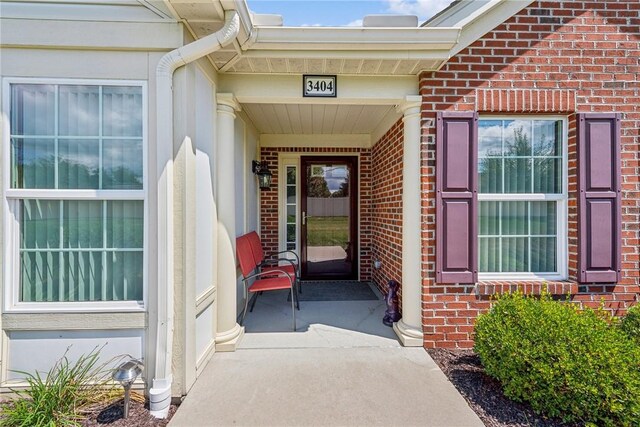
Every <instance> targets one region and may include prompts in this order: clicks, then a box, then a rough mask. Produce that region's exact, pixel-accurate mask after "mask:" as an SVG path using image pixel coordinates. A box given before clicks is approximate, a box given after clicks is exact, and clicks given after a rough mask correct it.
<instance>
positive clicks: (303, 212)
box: [302, 211, 307, 225]
mask: <svg viewBox="0 0 640 427" xmlns="http://www.w3.org/2000/svg"><path fill="white" fill-rule="evenodd" d="M302 225H307V213H306V212H305V211H302Z"/></svg>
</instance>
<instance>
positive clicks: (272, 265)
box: [245, 231, 302, 310]
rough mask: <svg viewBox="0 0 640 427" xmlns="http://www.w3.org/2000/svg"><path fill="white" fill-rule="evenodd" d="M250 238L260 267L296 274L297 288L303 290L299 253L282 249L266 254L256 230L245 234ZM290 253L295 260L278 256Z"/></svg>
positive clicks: (263, 269) (263, 270)
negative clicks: (282, 263)
mask: <svg viewBox="0 0 640 427" xmlns="http://www.w3.org/2000/svg"><path fill="white" fill-rule="evenodd" d="M245 236H247V237H248V238H249V243H250V244H251V251H252V252H253V260H254V261H255V263H256V265H257V266H258V268H260V271H262V272H268V271H273V270H284V271H285V272H286V273H288V274H289V275H291V276H294V277H295V279H296V288H297V290H298V292H302V287H301V282H300V258H299V257H298V254H296V253H295V252H294V251H280V252H274V253H270V254H268V255H266V256H265V253H264V251H263V250H262V242H261V241H260V236H258V233H256V232H255V231H252V232H250V233H247V234H245ZM287 253H290V254H292V255H293V256H294V257H295V261H294V260H292V259H289V258H278V256H279V255H283V254H287ZM281 262H286V264H285V265H280V263H281ZM298 310H300V305H299V304H298Z"/></svg>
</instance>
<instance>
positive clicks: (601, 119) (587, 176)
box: [577, 113, 622, 283]
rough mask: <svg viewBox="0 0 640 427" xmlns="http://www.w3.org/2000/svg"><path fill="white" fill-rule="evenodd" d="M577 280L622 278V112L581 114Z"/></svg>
mask: <svg viewBox="0 0 640 427" xmlns="http://www.w3.org/2000/svg"><path fill="white" fill-rule="evenodd" d="M577 118H578V176H579V184H578V187H579V191H580V197H579V204H578V207H579V228H578V260H579V262H578V281H580V282H582V283H591V282H600V283H614V282H617V281H619V280H620V259H621V254H620V252H621V244H622V242H621V217H622V213H621V197H620V114H614V113H609V114H601V113H585V114H578V117H577Z"/></svg>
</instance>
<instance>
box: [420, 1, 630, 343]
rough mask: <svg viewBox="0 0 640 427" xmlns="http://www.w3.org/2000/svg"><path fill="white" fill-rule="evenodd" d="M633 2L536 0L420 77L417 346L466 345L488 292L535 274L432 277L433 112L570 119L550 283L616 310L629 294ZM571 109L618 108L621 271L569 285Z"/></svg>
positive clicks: (573, 246)
mask: <svg viewBox="0 0 640 427" xmlns="http://www.w3.org/2000/svg"><path fill="white" fill-rule="evenodd" d="M639 14H640V2H638V1H637V0H626V1H623V0H621V1H614V0H609V1H539V2H535V3H533V4H532V5H531V6H529V7H528V8H526V9H524V10H523V11H522V12H520V13H519V14H517V15H516V16H514V17H512V18H510V19H509V20H508V21H506V22H505V23H504V24H502V25H500V26H499V27H497V28H496V29H495V30H493V31H491V32H489V33H488V34H486V35H485V36H483V37H482V38H481V39H479V40H478V41H476V42H475V43H473V44H472V45H471V46H469V47H468V48H466V49H464V50H463V51H461V52H460V53H459V54H457V55H456V56H455V57H453V58H452V59H451V60H449V62H448V63H447V64H446V65H445V66H444V67H443V68H442V69H441V70H440V71H438V72H434V73H423V74H422V75H421V76H420V93H421V95H422V96H423V123H424V125H423V138H422V156H423V159H422V160H423V167H422V182H423V186H422V193H423V194H424V195H425V196H424V197H423V203H422V210H423V218H422V223H423V229H422V239H423V242H424V244H423V264H422V270H423V271H422V276H423V327H424V332H425V346H426V347H461V348H465V347H471V346H472V345H473V341H472V339H473V323H474V319H475V318H476V317H477V315H478V314H479V313H481V312H482V311H485V310H487V309H488V308H489V307H490V302H489V296H490V295H491V294H493V293H494V292H502V291H506V290H510V289H516V288H519V287H520V288H524V289H525V291H528V292H534V293H536V292H539V291H540V290H541V288H542V286H543V285H542V284H540V283H518V282H487V283H479V284H476V285H467V284H457V285H451V286H449V285H447V286H439V285H437V284H436V282H435V247H436V241H435V120H434V119H435V113H436V112H437V111H446V110H449V111H473V110H475V111H478V112H480V113H481V114H482V113H493V114H496V113H519V114H531V115H535V114H543V113H553V114H564V115H566V116H567V117H568V119H569V147H568V148H569V152H568V156H569V159H568V160H569V183H568V189H569V212H568V214H569V223H568V226H569V273H570V280H569V281H567V282H558V283H551V284H549V288H550V290H551V291H552V292H553V293H555V294H557V295H563V294H565V295H566V294H567V293H569V294H571V298H572V299H573V300H576V301H580V302H581V303H583V304H585V305H589V306H597V305H598V304H599V303H600V301H601V300H604V301H605V302H606V305H607V307H608V308H610V309H611V311H612V312H614V313H616V314H623V313H624V312H625V310H626V308H628V307H629V306H630V305H631V304H633V303H634V301H636V300H637V298H638V292H640V287H639V278H638V276H639V271H640V231H639V214H640V178H639V177H640V154H639V152H640V148H639V144H640V141H639V139H640V138H639V128H640V83H639V82H638V81H639V77H640V66H639V59H638V58H640V41H639V40H640V18H639V17H638V15H639ZM576 112H620V113H622V123H621V128H622V138H621V144H622V147H621V151H622V215H623V235H622V240H623V241H622V254H623V257H622V269H623V272H622V276H623V280H622V281H621V282H620V283H618V284H615V285H602V284H591V285H578V284H577V283H576V282H575V277H576V269H577V194H576V189H577V176H576V166H577V163H576V116H575V113H576Z"/></svg>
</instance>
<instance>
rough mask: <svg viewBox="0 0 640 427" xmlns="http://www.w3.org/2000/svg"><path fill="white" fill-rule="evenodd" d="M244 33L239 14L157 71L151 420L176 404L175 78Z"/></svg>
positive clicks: (227, 16) (174, 52)
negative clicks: (173, 396) (155, 314)
mask: <svg viewBox="0 0 640 427" xmlns="http://www.w3.org/2000/svg"><path fill="white" fill-rule="evenodd" d="M239 29H240V18H239V17H238V13H237V12H236V11H235V10H232V11H228V12H226V13H225V23H224V26H223V27H222V28H221V29H220V30H218V31H217V32H215V33H213V34H210V35H208V36H206V37H203V38H201V39H199V40H196V41H194V42H193V43H189V44H188V45H185V46H182V47H180V48H178V49H175V50H172V51H171V52H169V53H167V54H166V55H164V56H163V57H162V58H161V59H160V62H159V63H158V66H157V68H156V79H157V82H156V103H157V123H156V130H157V136H156V137H157V156H158V157H157V166H158V283H157V292H158V299H157V302H158V306H157V310H158V322H157V336H156V355H155V356H156V363H155V372H154V377H153V384H152V387H151V389H150V390H149V406H150V410H151V414H152V415H153V416H154V417H156V418H166V417H167V414H168V413H169V405H170V403H171V382H172V346H173V316H174V307H173V304H174V302H173V273H174V272H173V73H174V71H175V70H176V69H178V68H179V67H182V66H183V65H186V64H189V63H190V62H193V61H195V60H197V59H200V58H202V57H203V56H205V55H208V54H210V53H212V52H215V51H216V50H218V49H220V48H222V47H224V46H226V45H228V44H229V43H231V42H232V41H233V40H234V39H235V38H236V37H237V36H238V32H239Z"/></svg>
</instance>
